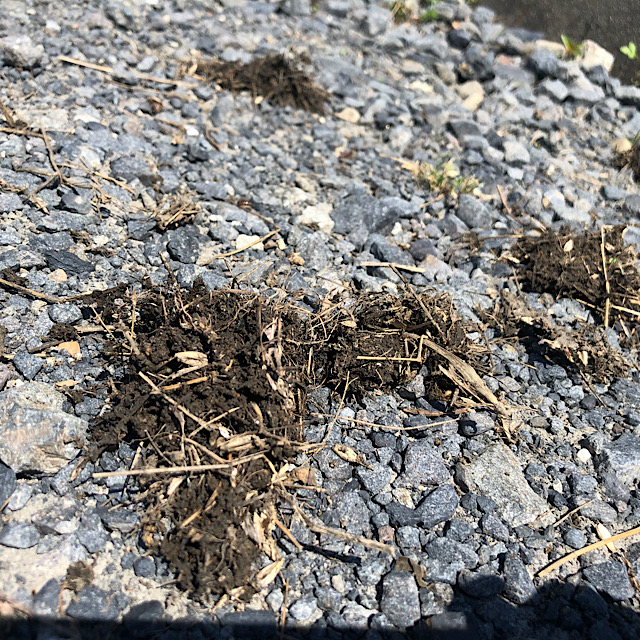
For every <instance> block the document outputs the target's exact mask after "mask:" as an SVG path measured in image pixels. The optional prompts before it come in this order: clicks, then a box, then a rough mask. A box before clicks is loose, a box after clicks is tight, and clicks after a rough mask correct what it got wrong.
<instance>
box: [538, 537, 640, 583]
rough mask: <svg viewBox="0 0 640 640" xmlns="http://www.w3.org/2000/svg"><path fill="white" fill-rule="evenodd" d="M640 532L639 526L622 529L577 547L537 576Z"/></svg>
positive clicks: (544, 574)
mask: <svg viewBox="0 0 640 640" xmlns="http://www.w3.org/2000/svg"><path fill="white" fill-rule="evenodd" d="M638 534H640V527H634V528H633V529H629V530H628V531H623V532H622V533H617V534H616V535H615V536H611V537H610V538H605V539H604V540H598V542H594V543H593V544H590V545H587V546H586V547H582V549H578V550H576V551H572V552H571V553H570V554H568V555H566V556H564V557H563V558H560V560H556V561H555V562H552V563H551V564H550V565H549V566H548V567H545V568H544V569H542V571H539V572H538V577H539V578H542V577H544V576H546V575H547V574H548V573H551V572H552V571H553V570H554V569H557V568H558V567H561V566H562V565H563V564H566V563H567V562H570V561H571V560H575V559H576V558H579V557H580V556H582V555H584V554H585V553H589V552H590V551H595V550H596V549H599V548H600V547H606V546H607V545H609V544H612V543H614V542H617V541H618V540H624V539H625V538H630V537H631V536H635V535H638Z"/></svg>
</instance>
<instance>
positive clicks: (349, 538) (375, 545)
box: [291, 502, 396, 556]
mask: <svg viewBox="0 0 640 640" xmlns="http://www.w3.org/2000/svg"><path fill="white" fill-rule="evenodd" d="M291 504H293V505H294V509H295V511H296V513H297V514H298V515H299V516H300V518H302V520H303V522H304V524H305V526H306V527H307V528H308V529H310V530H311V531H313V532H314V533H324V534H327V535H330V536H334V537H336V538H340V539H341V540H345V541H346V542H353V543H354V544H360V545H362V546H363V547H366V548H367V549H372V550H374V551H382V552H383V553H388V554H389V555H391V556H395V555H396V550H395V549H394V548H393V547H391V546H389V545H388V544H384V543H382V542H378V541H377V540H369V539H368V538H364V537H362V536H356V535H354V534H353V533H348V532H346V531H342V530H341V529H333V528H331V527H327V526H325V525H323V524H316V523H315V522H313V520H311V518H309V516H307V515H306V514H305V513H304V512H303V511H302V509H301V508H300V507H299V506H298V505H297V504H295V503H293V502H292V503H291Z"/></svg>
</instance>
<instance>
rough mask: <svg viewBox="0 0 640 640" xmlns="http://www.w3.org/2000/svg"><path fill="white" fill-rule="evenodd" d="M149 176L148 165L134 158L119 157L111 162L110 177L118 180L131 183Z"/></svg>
mask: <svg viewBox="0 0 640 640" xmlns="http://www.w3.org/2000/svg"><path fill="white" fill-rule="evenodd" d="M148 174H149V165H148V164H147V163H146V162H145V161H144V160H142V159H141V158H138V157H136V156H121V157H120V158H116V159H115V160H112V161H111V175H112V176H113V177H114V178H117V179H118V180H124V181H125V182H127V183H128V182H133V181H134V180H135V179H136V178H138V179H140V181H141V182H142V179H143V178H145V177H146V176H147V175H148Z"/></svg>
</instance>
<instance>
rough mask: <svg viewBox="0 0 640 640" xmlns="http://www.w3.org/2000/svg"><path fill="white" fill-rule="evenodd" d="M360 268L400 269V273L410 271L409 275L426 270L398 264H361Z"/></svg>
mask: <svg viewBox="0 0 640 640" xmlns="http://www.w3.org/2000/svg"><path fill="white" fill-rule="evenodd" d="M360 266H362V267H391V268H392V269H393V268H396V269H401V270H402V271H411V273H424V272H425V271H426V269H423V268H422V267H412V266H411V265H408V264H399V263H398V262H371V261H369V262H361V263H360Z"/></svg>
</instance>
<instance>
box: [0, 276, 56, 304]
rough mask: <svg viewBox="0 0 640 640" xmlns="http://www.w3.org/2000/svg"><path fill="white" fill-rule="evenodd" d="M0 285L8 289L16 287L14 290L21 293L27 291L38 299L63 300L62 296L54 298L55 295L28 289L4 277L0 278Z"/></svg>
mask: <svg viewBox="0 0 640 640" xmlns="http://www.w3.org/2000/svg"><path fill="white" fill-rule="evenodd" d="M0 285H2V286H3V287H8V288H10V289H16V291H22V292H23V293H28V294H29V295H30V296H33V297H34V298H38V299H39V300H46V301H47V302H53V303H56V304H57V303H61V302H64V299H63V298H56V297H55V296H48V295H47V294H46V293H39V292H38V291H34V290H33V289H28V288H27V287H23V286H22V285H20V284H16V283H15V282H9V281H8V280H5V279H4V278H0Z"/></svg>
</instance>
